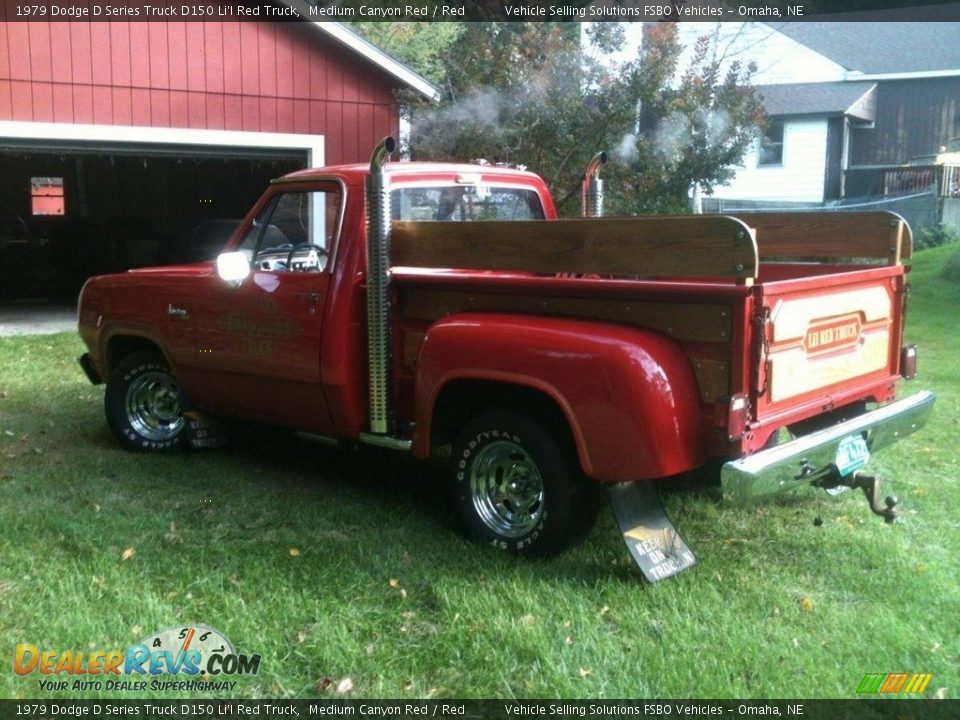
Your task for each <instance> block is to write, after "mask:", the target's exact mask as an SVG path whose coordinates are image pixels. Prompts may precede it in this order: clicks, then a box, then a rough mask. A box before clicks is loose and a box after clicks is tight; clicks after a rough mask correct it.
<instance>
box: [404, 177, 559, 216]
mask: <svg viewBox="0 0 960 720" xmlns="http://www.w3.org/2000/svg"><path fill="white" fill-rule="evenodd" d="M391 200H392V204H393V213H392V215H393V219H394V220H414V221H419V222H434V221H439V220H446V221H453V222H471V221H474V220H543V219H544V213H543V205H542V204H541V202H540V196H539V195H538V194H537V193H536V191H534V190H531V189H529V188H510V187H497V186H491V185H482V184H481V185H445V186H431V187H400V188H397V189H395V190H393V192H392V193H391Z"/></svg>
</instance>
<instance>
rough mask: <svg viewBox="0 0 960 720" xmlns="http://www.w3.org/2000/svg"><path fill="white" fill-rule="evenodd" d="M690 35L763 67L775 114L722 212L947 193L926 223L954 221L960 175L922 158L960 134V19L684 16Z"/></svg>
mask: <svg viewBox="0 0 960 720" xmlns="http://www.w3.org/2000/svg"><path fill="white" fill-rule="evenodd" d="M680 33H681V38H682V41H683V42H684V43H685V44H686V45H692V44H693V42H695V40H696V39H697V38H699V37H703V36H707V37H709V39H710V42H711V51H712V52H714V53H715V56H716V57H717V58H719V59H721V60H722V61H723V62H727V63H728V62H732V61H733V60H739V61H740V62H742V63H747V62H753V63H755V64H756V66H757V73H756V75H755V77H754V82H755V84H756V85H757V88H758V90H759V92H760V94H761V96H762V98H763V102H764V106H765V109H766V111H767V114H768V116H769V123H768V127H767V130H766V134H765V136H764V137H762V138H758V140H757V143H756V145H755V146H754V148H753V149H752V150H751V152H749V153H748V155H747V156H746V157H745V158H744V162H743V167H742V169H740V170H739V171H738V172H737V174H736V176H735V177H734V179H733V180H732V181H731V182H729V183H728V184H726V185H724V186H722V187H717V188H716V189H715V191H714V193H713V196H712V197H713V198H714V199H716V200H718V201H720V202H717V203H714V208H713V209H720V208H721V207H732V206H737V205H739V206H741V207H742V206H744V205H748V204H749V205H752V206H755V207H763V206H764V205H767V206H770V205H777V206H790V205H792V204H803V205H819V204H844V203H852V202H854V199H857V200H862V201H865V202H869V201H871V200H873V201H876V199H877V198H879V197H889V196H892V195H904V194H917V193H919V192H921V191H924V192H928V193H930V194H931V197H938V198H939V199H935V200H933V206H932V207H933V215H934V216H935V217H934V218H933V219H932V220H931V219H930V218H924V220H923V221H924V222H925V224H935V222H936V221H937V220H938V219H941V218H942V219H945V220H947V221H951V220H952V218H953V217H954V215H953V213H955V212H956V209H955V208H953V207H952V204H951V203H953V200H954V198H953V195H954V194H955V192H956V190H957V182H956V179H957V178H958V177H960V174H958V172H957V169H956V168H952V167H951V166H949V165H939V166H935V167H934V166H930V165H927V166H924V165H922V161H921V160H920V158H922V156H930V155H934V154H936V153H937V152H938V150H939V149H940V148H941V147H943V146H946V145H948V143H949V142H950V140H951V139H952V138H956V137H958V136H960V23H953V22H937V23H915V22H795V23H777V24H773V23H718V24H716V25H710V26H705V25H704V24H703V23H680ZM908 163H910V164H911V165H912V167H911V168H909V169H904V168H903V166H904V165H906V164H908ZM958 202H960V201H958ZM893 209H900V208H897V207H894V208H893ZM916 222H917V221H916V220H915V224H916ZM954 222H955V221H954Z"/></svg>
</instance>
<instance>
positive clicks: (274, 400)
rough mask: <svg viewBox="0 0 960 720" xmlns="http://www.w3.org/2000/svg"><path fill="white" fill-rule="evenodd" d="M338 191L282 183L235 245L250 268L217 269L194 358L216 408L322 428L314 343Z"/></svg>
mask: <svg viewBox="0 0 960 720" xmlns="http://www.w3.org/2000/svg"><path fill="white" fill-rule="evenodd" d="M342 207H343V193H342V190H341V188H340V186H339V185H338V184H337V183H333V182H331V183H329V184H324V185H322V186H319V187H318V186H316V185H312V186H311V187H310V188H309V189H303V188H298V187H296V186H292V187H291V188H290V189H289V190H285V189H279V190H278V191H277V192H276V193H275V194H274V195H273V196H272V197H271V199H270V200H269V202H268V203H267V204H266V205H265V206H264V208H263V210H262V211H261V212H260V213H259V215H258V217H257V218H256V220H255V221H254V222H253V224H252V225H251V227H250V228H249V229H248V230H247V232H246V233H245V235H244V237H243V240H242V243H241V245H240V246H239V247H235V248H233V249H234V250H243V251H244V252H245V253H247V255H248V257H249V258H250V261H251V272H250V275H249V276H248V277H247V278H246V279H245V280H244V281H243V282H242V283H241V284H240V286H239V287H231V286H229V285H228V284H226V283H225V282H223V281H222V280H221V279H220V278H219V277H218V276H217V275H216V274H214V275H213V276H212V277H211V278H210V282H211V285H212V286H213V287H212V288H211V291H210V292H209V294H207V295H206V297H205V302H203V303H202V305H201V309H200V312H199V316H198V317H197V347H196V362H197V364H198V365H200V366H201V367H203V368H204V369H205V370H207V371H212V372H208V373H207V376H208V377H210V378H211V383H212V385H211V386H210V387H207V388H206V390H205V394H206V395H207V396H208V397H209V399H210V402H211V404H212V405H213V406H215V407H221V408H224V409H229V410H231V411H233V412H235V413H238V414H240V415H245V416H248V417H255V418H263V419H268V420H271V421H273V422H278V423H282V424H289V425H296V426H298V427H303V428H310V429H316V430H317V431H322V430H323V429H325V428H327V427H329V424H330V418H329V410H328V408H327V404H326V401H325V399H324V394H323V389H322V387H321V384H320V342H321V337H322V334H323V319H324V307H325V304H326V299H327V289H328V287H329V284H330V271H331V263H330V258H331V257H332V254H333V251H334V249H335V247H336V242H337V235H338V232H339V227H340V219H341V209H342Z"/></svg>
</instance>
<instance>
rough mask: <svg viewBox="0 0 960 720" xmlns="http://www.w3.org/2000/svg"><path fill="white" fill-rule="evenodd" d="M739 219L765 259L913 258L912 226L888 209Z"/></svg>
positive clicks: (743, 216) (743, 215)
mask: <svg viewBox="0 0 960 720" xmlns="http://www.w3.org/2000/svg"><path fill="white" fill-rule="evenodd" d="M736 217H737V218H739V219H740V220H742V221H743V222H744V223H746V224H747V225H749V226H750V227H752V228H753V229H754V230H756V237H757V248H758V250H759V252H760V259H761V260H764V259H768V258H777V257H791V258H793V257H797V258H817V257H823V258H831V259H842V258H876V259H883V260H885V261H886V262H887V264H889V265H896V264H897V263H899V262H901V261H903V260H907V259H909V258H910V257H911V256H912V254H913V235H912V234H911V232H910V226H909V225H908V224H907V222H906V221H905V220H904V219H903V218H902V217H900V216H899V215H897V214H896V213H892V212H888V211H886V210H882V211H871V212H772V213H737V214H736Z"/></svg>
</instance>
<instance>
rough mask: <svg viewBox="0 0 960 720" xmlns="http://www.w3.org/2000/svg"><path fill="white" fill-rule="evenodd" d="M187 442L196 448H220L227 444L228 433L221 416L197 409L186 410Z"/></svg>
mask: <svg viewBox="0 0 960 720" xmlns="http://www.w3.org/2000/svg"><path fill="white" fill-rule="evenodd" d="M183 415H184V417H185V418H186V420H187V426H186V428H185V429H186V431H187V442H188V443H189V444H190V447H192V448H194V449H201V448H218V447H223V446H224V445H226V444H227V433H226V429H225V428H224V426H223V423H222V422H221V421H220V419H219V418H217V417H213V416H211V415H205V414H204V413H201V412H199V411H197V410H189V411H188V412H185V413H184V414H183Z"/></svg>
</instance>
